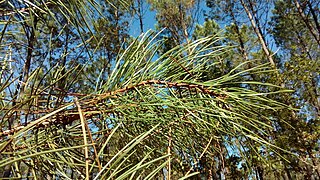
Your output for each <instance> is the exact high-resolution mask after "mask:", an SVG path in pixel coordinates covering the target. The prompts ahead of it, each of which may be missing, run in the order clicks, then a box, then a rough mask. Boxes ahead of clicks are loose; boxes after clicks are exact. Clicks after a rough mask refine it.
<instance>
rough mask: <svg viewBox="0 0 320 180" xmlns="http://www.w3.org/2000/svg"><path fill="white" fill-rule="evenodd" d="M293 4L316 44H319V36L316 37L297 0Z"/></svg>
mask: <svg viewBox="0 0 320 180" xmlns="http://www.w3.org/2000/svg"><path fill="white" fill-rule="evenodd" d="M295 6H296V8H297V9H298V12H299V14H300V16H301V18H302V20H303V22H304V23H305V24H306V26H307V28H308V29H309V31H310V33H311V34H312V36H313V37H314V38H315V40H316V41H317V43H318V45H320V38H319V37H318V35H317V33H316V32H315V30H314V28H313V26H312V25H311V24H310V23H309V21H308V18H307V17H306V15H305V14H304V12H303V10H302V8H301V6H300V3H299V2H298V0H295Z"/></svg>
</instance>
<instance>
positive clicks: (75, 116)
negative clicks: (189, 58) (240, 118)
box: [0, 80, 227, 138]
mask: <svg viewBox="0 0 320 180" xmlns="http://www.w3.org/2000/svg"><path fill="white" fill-rule="evenodd" d="M145 86H152V87H155V88H182V89H183V88H184V89H194V90H196V91H198V92H200V93H203V94H209V95H211V96H214V97H216V98H220V99H225V98H226V97H227V95H226V94H222V93H221V94H220V93H216V92H213V91H211V90H209V89H208V87H206V86H203V85H198V84H192V83H184V82H181V83H177V82H169V81H162V80H147V81H142V82H140V83H138V84H136V85H131V86H127V87H125V88H121V89H117V90H115V91H110V92H107V93H103V94H95V95H90V94H80V93H67V94H66V95H68V96H74V97H91V98H90V99H87V100H83V101H82V102H81V104H84V105H85V107H83V109H82V110H83V112H94V113H90V114H89V115H88V114H87V115H85V116H86V118H90V117H92V116H94V115H98V114H100V113H101V112H99V111H100V110H97V109H96V108H94V109H93V108H92V107H95V106H94V105H96V104H99V103H101V101H103V100H104V99H106V98H108V97H110V96H115V95H117V94H120V93H125V92H128V91H132V90H135V89H136V88H141V87H145ZM61 91H62V90H61ZM92 96H93V97H92ZM86 107H87V108H86ZM90 107H91V108H90ZM31 113H32V112H31ZM79 119H80V116H79V113H77V111H76V110H74V109H70V110H66V111H64V112H63V113H60V114H57V115H55V116H53V117H52V118H51V119H48V120H46V121H43V122H41V123H39V124H38V125H37V126H36V127H46V126H49V125H58V124H61V125H66V124H70V123H72V122H73V121H77V120H79ZM27 125H28V124H26V125H18V126H15V127H14V128H12V129H8V130H4V131H2V132H0V138H1V137H4V136H8V135H11V134H14V133H15V132H17V131H19V130H21V129H23V128H24V127H26V126H27Z"/></svg>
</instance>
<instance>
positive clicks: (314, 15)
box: [307, 0, 320, 38]
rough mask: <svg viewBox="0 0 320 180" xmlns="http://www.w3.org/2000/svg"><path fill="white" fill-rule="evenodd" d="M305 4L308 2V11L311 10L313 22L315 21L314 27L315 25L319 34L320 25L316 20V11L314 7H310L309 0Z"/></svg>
mask: <svg viewBox="0 0 320 180" xmlns="http://www.w3.org/2000/svg"><path fill="white" fill-rule="evenodd" d="M307 4H308V7H309V9H310V12H311V14H312V18H313V20H314V23H315V25H316V27H317V30H318V35H319V36H320V25H319V21H318V17H317V15H316V12H315V11H314V9H313V8H312V4H311V3H310V1H309V0H308V1H307ZM319 38H320V37H319Z"/></svg>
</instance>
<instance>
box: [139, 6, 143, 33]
mask: <svg viewBox="0 0 320 180" xmlns="http://www.w3.org/2000/svg"><path fill="white" fill-rule="evenodd" d="M142 7H143V2H141V0H138V18H139V23H140V33H143V17H142Z"/></svg>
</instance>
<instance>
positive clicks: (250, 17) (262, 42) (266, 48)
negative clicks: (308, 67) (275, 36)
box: [240, 0, 276, 68]
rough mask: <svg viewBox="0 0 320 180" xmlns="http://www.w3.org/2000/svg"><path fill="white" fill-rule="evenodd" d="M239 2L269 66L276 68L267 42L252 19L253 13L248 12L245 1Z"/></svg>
mask: <svg viewBox="0 0 320 180" xmlns="http://www.w3.org/2000/svg"><path fill="white" fill-rule="evenodd" d="M240 2H241V5H242V7H243V8H244V10H245V12H246V14H247V16H248V18H249V20H250V22H251V25H252V27H253V30H254V32H255V33H256V35H257V36H258V39H259V41H260V43H261V46H262V49H263V51H264V53H265V54H266V56H267V58H268V60H269V62H270V64H271V66H272V67H273V68H276V64H275V62H274V60H273V58H272V54H270V51H269V49H268V47H267V43H266V41H265V40H264V38H263V36H262V34H261V29H260V30H259V28H258V26H257V25H256V22H255V20H254V19H253V15H252V14H251V12H250V10H249V8H248V7H247V5H246V4H245V2H244V1H243V0H240Z"/></svg>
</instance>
